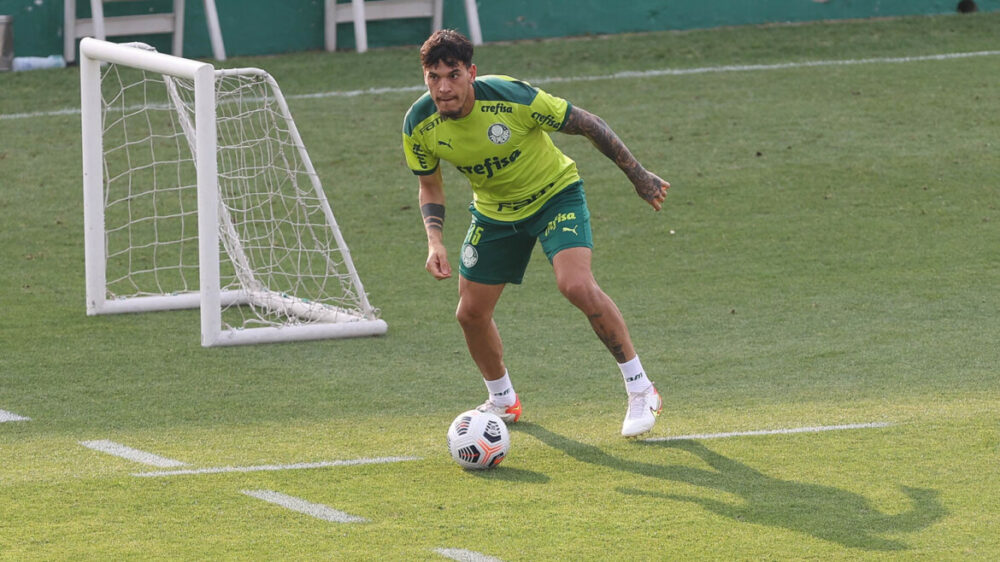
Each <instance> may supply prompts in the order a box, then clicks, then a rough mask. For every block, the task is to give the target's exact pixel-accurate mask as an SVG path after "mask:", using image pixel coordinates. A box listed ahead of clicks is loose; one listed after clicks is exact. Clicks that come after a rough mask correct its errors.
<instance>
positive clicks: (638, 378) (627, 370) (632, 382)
mask: <svg viewBox="0 0 1000 562" xmlns="http://www.w3.org/2000/svg"><path fill="white" fill-rule="evenodd" d="M618 368H619V369H621V371H622V378H624V379H625V390H626V391H628V392H629V393H633V392H643V391H644V390H646V389H647V388H649V387H651V386H653V383H652V382H650V381H649V378H648V377H647V376H646V371H644V370H642V363H641V362H640V361H639V356H638V355H636V356H635V357H633V358H632V360H631V361H626V362H624V363H619V364H618Z"/></svg>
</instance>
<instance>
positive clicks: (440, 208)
mask: <svg viewBox="0 0 1000 562" xmlns="http://www.w3.org/2000/svg"><path fill="white" fill-rule="evenodd" d="M420 214H421V215H423V217H424V228H428V229H430V228H436V229H438V230H444V205H439V204H437V203H425V204H423V205H421V206H420Z"/></svg>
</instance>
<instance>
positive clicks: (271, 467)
mask: <svg viewBox="0 0 1000 562" xmlns="http://www.w3.org/2000/svg"><path fill="white" fill-rule="evenodd" d="M418 460H420V457H378V458H364V459H352V460H346V461H323V462H302V463H295V464H264V465H257V466H223V467H215V468H194V469H185V470H164V471H156V472H136V473H134V474H132V476H142V477H147V478H153V477H161V476H186V475H191V474H224V473H229V472H268V471H276V470H302V469H307V468H326V467H331V466H357V465H362V464H387V463H394V462H405V461H418Z"/></svg>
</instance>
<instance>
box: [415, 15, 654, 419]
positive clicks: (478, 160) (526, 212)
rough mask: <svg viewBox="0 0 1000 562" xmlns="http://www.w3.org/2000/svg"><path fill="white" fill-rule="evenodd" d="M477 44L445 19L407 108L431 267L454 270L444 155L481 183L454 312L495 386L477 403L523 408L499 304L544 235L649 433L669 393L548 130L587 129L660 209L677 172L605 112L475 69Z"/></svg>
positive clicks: (560, 280) (504, 413)
mask: <svg viewBox="0 0 1000 562" xmlns="http://www.w3.org/2000/svg"><path fill="white" fill-rule="evenodd" d="M472 51H473V49H472V43H470V42H469V40H468V39H467V38H465V37H464V36H463V35H462V34H460V33H458V32H457V31H454V30H448V29H446V30H442V31H437V32H435V33H434V34H432V35H431V36H430V38H429V39H427V41H426V42H425V43H424V44H423V46H422V47H421V49H420V57H421V63H422V64H423V71H424V83H425V84H426V85H427V90H428V91H427V92H426V93H425V94H424V95H423V96H421V97H420V99H418V100H417V101H416V102H415V103H414V104H413V105H412V106H411V107H410V110H409V111H408V112H407V113H406V117H405V119H404V120H403V148H404V152H405V154H406V162H407V164H408V165H409V167H410V169H411V170H412V171H413V173H415V174H416V175H417V176H418V178H419V182H420V190H419V202H420V211H421V214H422V215H423V219H424V227H425V229H426V231H427V246H428V256H427V263H426V268H427V271H428V272H430V274H431V275H433V276H434V277H435V278H436V279H447V278H449V277H451V273H452V270H451V265H450V263H449V261H448V255H447V251H446V249H445V247H444V244H443V243H442V232H443V227H444V218H445V206H444V204H445V197H444V182H443V180H442V176H441V168H440V167H439V163H440V161H441V160H445V161H447V162H450V163H451V164H452V165H454V166H455V167H457V168H458V170H459V171H460V172H461V173H462V174H464V175H465V177H467V178H468V179H469V183H471V184H472V193H473V204H472V205H471V207H470V211H471V213H472V224H471V225H470V226H469V231H468V234H467V235H466V237H465V242H464V243H463V244H462V251H461V265H460V267H459V273H460V278H459V282H458V292H459V301H458V310H457V312H456V316H457V318H458V322H459V324H460V325H461V327H462V331H463V332H464V334H465V341H466V344H467V345H468V348H469V353H470V354H471V355H472V359H473V361H475V363H476V366H477V367H478V368H479V370H480V372H481V373H482V375H483V379H484V380H485V382H486V388H487V390H488V393H489V398H488V399H487V401H486V402H485V403H484V404H482V405H481V406H479V407H478V408H477V409H479V410H481V411H485V412H492V413H494V414H497V415H498V416H500V417H501V418H502V419H503V420H504V421H506V422H508V423H511V422H515V421H517V420H518V418H519V417H520V416H521V401H520V399H519V398H518V396H517V394H516V393H515V392H514V387H513V385H512V383H511V378H510V374H509V373H508V372H507V368H506V366H505V365H504V360H503V344H502V342H501V339H500V333H499V331H498V330H497V326H496V324H495V323H494V322H493V310H494V308H495V307H496V304H497V301H498V300H499V299H500V293H501V292H502V291H503V289H504V286H505V285H506V284H507V283H520V282H521V280H522V278H523V276H524V271H525V269H526V268H527V265H528V259H529V258H530V257H531V251H532V248H533V247H534V245H535V241H536V240H537V241H540V242H541V244H542V248H543V249H544V250H545V255H546V256H547V257H548V259H549V261H550V262H551V264H552V268H553V271H554V272H555V277H556V284H557V285H558V287H559V290H560V292H562V294H563V295H564V296H565V297H566V298H567V299H568V300H569V301H570V302H571V303H573V304H574V305H575V306H576V307H577V308H579V309H580V310H581V311H583V313H584V314H586V316H587V318H588V320H589V321H590V325H591V327H593V329H594V332H596V333H597V337H598V338H600V339H601V341H602V342H604V345H605V346H607V348H608V350H609V351H610V352H611V354H612V355H613V356H614V358H615V360H616V361H617V362H618V366H619V368H620V369H621V373H622V376H623V377H624V379H625V387H626V390H627V392H628V410H627V412H626V416H625V422H624V423H623V424H622V435H624V436H626V437H633V436H636V435H640V434H642V433H645V432H647V431H649V430H650V429H652V427H653V424H654V423H656V416H657V415H659V413H660V411H661V410H662V407H663V406H662V401H661V399H660V395H659V394H658V393H657V392H656V388H655V387H654V386H653V383H652V382H651V381H650V380H649V379H648V378H647V376H646V373H645V371H644V370H643V368H642V364H641V363H640V362H639V357H638V355H636V352H635V348H634V347H633V346H632V340H631V338H630V337H629V332H628V328H627V327H626V325H625V320H624V319H623V318H622V314H621V312H620V311H619V310H618V307H617V306H616V305H615V303H614V302H613V301H612V300H611V299H610V298H609V297H608V295H606V294H605V293H604V291H602V290H601V288H600V287H599V286H598V285H597V282H596V281H595V280H594V276H593V273H592V272H591V251H592V248H593V243H592V239H591V231H590V213H589V211H588V209H587V201H586V198H585V197H584V192H583V182H582V181H581V179H580V176H579V174H578V173H577V169H576V163H574V162H573V160H571V159H569V158H568V157H567V156H566V155H564V154H563V153H562V152H561V151H560V150H559V149H558V148H556V147H555V145H554V144H553V143H552V139H551V138H549V133H550V132H553V131H558V132H562V133H566V134H570V135H583V136H585V137H587V138H588V139H590V141H591V142H592V143H593V144H594V146H595V147H597V149H598V150H600V151H601V152H602V153H604V155H606V156H607V157H608V158H610V159H611V160H613V161H614V162H615V164H617V165H618V167H619V168H621V170H622V171H623V172H624V173H625V175H626V176H627V177H628V179H629V181H631V182H632V184H633V185H634V186H635V190H636V193H638V194H639V196H640V197H642V198H643V199H644V200H645V201H646V202H647V203H649V204H650V205H651V206H652V207H653V208H654V209H655V210H657V211H659V210H660V206H661V204H662V203H663V200H664V198H665V197H666V195H667V189H668V188H669V187H670V184H669V183H667V182H665V181H663V180H662V179H660V178H659V177H657V176H656V175H655V174H652V173H650V172H648V171H646V169H644V168H643V167H642V166H641V165H640V164H639V162H638V161H636V159H635V158H634V157H633V156H632V153H631V152H629V150H628V148H626V146H625V145H624V144H623V143H622V141H621V140H619V138H618V136H617V135H615V133H614V131H612V130H611V129H610V128H609V127H608V125H607V124H606V123H605V122H604V121H603V120H601V119H600V118H599V117H597V116H595V115H593V114H591V113H588V112H587V111H584V110H583V109H581V108H579V107H576V106H573V105H571V104H569V103H568V102H567V101H566V100H564V99H561V98H558V97H555V96H552V95H550V94H548V93H546V92H544V91H542V90H539V89H537V88H534V87H532V86H531V85H529V84H527V83H525V82H522V81H519V80H516V79H514V78H511V77H509V76H479V77H477V71H476V65H475V64H473V63H472Z"/></svg>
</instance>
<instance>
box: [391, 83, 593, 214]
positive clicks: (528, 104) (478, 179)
mask: <svg viewBox="0 0 1000 562" xmlns="http://www.w3.org/2000/svg"><path fill="white" fill-rule="evenodd" d="M473 88H474V89H475V97H476V101H475V105H474V106H473V108H472V112H471V113H470V114H469V115H466V116H465V117H462V118H460V119H443V118H442V117H441V115H440V114H439V113H438V111H437V107H436V106H435V105H434V101H433V100H432V99H431V97H430V94H429V93H425V94H424V95H423V96H421V97H420V99H418V100H417V101H416V102H414V104H413V105H412V106H411V107H410V110H409V111H407V112H406V117H405V119H404V120H403V149H404V152H405V153H406V163H407V165H408V166H409V167H410V169H411V170H412V171H413V173H415V174H418V175H426V174H432V173H434V171H435V170H437V167H438V165H439V163H440V161H441V160H445V161H447V162H450V163H451V164H452V165H454V166H455V167H456V168H458V170H459V171H460V172H462V173H463V174H464V175H465V177H467V178H469V183H471V184H472V193H473V203H474V205H475V208H476V210H477V211H479V212H480V213H482V214H483V215H485V216H486V217H488V218H491V219H494V220H499V221H504V222H510V221H517V220H521V219H524V218H527V217H529V216H531V215H532V214H534V213H535V212H536V211H538V209H540V208H541V207H542V205H543V204H544V203H545V202H546V201H548V200H549V199H550V198H551V197H552V196H553V195H555V194H556V193H558V192H559V191H560V190H562V189H563V188H564V187H566V186H568V185H570V184H572V183H574V182H576V181H579V179H580V176H579V174H578V173H577V170H576V163H575V162H573V160H571V159H570V158H569V157H567V156H566V155H565V154H563V153H562V151H560V150H559V149H558V148H556V146H555V145H554V144H553V143H552V139H551V138H549V135H548V133H549V132H552V131H558V130H559V129H561V128H562V126H563V123H564V121H565V120H566V117H567V116H568V115H569V111H570V108H571V106H570V104H569V102H567V101H566V100H564V99H562V98H558V97H555V96H553V95H550V94H548V93H546V92H544V91H542V90H539V89H538V88H535V87H533V86H531V85H530V84H528V83H526V82H522V81H519V80H516V79H514V78H511V77H509V76H481V77H478V78H476V80H475V82H474V83H473Z"/></svg>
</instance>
